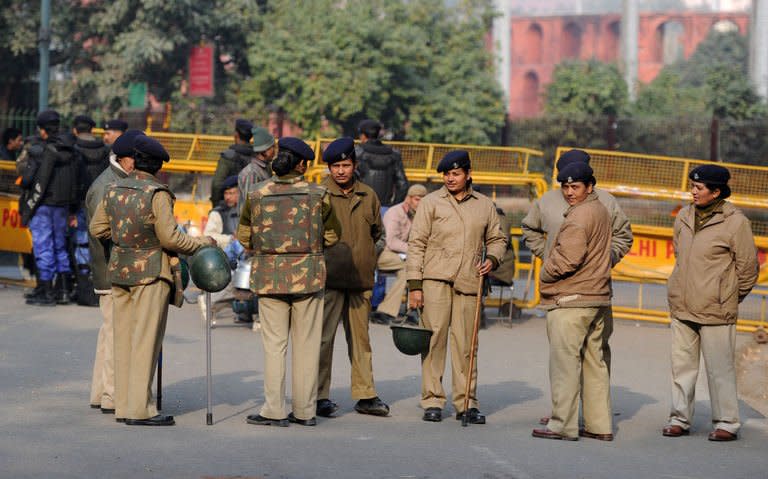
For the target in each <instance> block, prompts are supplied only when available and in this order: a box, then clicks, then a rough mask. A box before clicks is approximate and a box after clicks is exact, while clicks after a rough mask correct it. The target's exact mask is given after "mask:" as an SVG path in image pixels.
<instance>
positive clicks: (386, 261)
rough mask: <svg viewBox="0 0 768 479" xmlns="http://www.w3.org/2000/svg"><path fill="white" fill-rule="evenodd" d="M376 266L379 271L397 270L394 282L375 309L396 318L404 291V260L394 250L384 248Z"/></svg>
mask: <svg viewBox="0 0 768 479" xmlns="http://www.w3.org/2000/svg"><path fill="white" fill-rule="evenodd" d="M376 267H377V268H379V271H396V272H397V277H396V278H395V283H394V284H393V285H392V287H391V288H390V289H389V291H387V295H386V296H384V300H383V301H382V302H381V303H379V306H378V307H377V308H376V311H378V312H380V313H385V314H388V315H390V316H394V317H395V318H396V317H397V315H398V313H400V304H401V303H402V302H403V293H405V285H406V281H405V260H402V259H400V255H398V254H397V253H395V252H394V251H391V250H388V249H385V250H384V251H382V252H381V254H380V255H379V260H378V262H377V263H376Z"/></svg>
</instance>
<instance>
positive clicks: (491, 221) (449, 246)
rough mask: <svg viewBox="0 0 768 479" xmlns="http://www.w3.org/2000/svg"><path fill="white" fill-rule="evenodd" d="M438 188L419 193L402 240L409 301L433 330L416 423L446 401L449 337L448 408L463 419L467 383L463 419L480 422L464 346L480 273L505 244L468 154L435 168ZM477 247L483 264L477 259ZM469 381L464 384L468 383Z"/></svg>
mask: <svg viewBox="0 0 768 479" xmlns="http://www.w3.org/2000/svg"><path fill="white" fill-rule="evenodd" d="M437 171H438V173H442V174H443V182H444V186H443V187H442V188H440V189H439V190H437V191H434V192H432V193H430V194H428V195H427V196H425V197H424V198H423V199H422V200H421V202H420V203H419V207H418V209H417V210H416V215H415V216H414V218H413V224H412V226H411V234H410V238H409V240H408V257H407V259H406V266H405V267H406V278H407V280H408V289H409V294H408V303H409V306H410V307H411V308H421V307H423V308H424V310H423V314H422V322H423V326H424V327H425V328H427V329H431V330H432V331H433V334H432V339H431V342H430V347H429V353H427V354H426V356H424V357H423V359H422V376H421V407H422V408H424V416H423V419H424V420H425V421H430V422H439V421H441V420H442V418H443V415H442V410H443V408H444V407H445V403H446V402H447V399H446V395H445V391H444V390H443V384H442V377H443V372H444V371H445V355H446V343H447V342H448V340H449V337H450V345H451V370H452V375H451V378H452V386H451V389H452V403H453V408H454V409H455V410H456V419H461V418H462V417H463V415H464V414H465V411H464V410H463V408H464V397H465V391H466V384H467V381H468V380H470V381H471V389H470V398H469V409H468V411H466V413H467V414H468V415H469V417H468V421H469V422H470V423H472V424H485V416H484V415H482V414H481V413H480V410H479V409H478V402H477V362H475V366H474V370H473V371H472V372H471V374H468V372H467V367H468V365H469V354H470V346H471V344H472V331H473V324H474V315H475V303H476V298H477V296H476V295H477V284H478V280H479V276H480V275H484V274H486V273H489V272H490V271H492V270H493V269H495V268H497V267H498V265H499V261H500V259H501V258H502V257H503V256H504V252H505V251H506V247H507V239H506V233H504V232H502V231H501V222H500V220H499V216H498V214H497V213H496V207H495V206H494V205H493V202H492V201H491V200H490V199H489V198H488V197H486V196H485V195H483V194H480V193H478V192H477V191H475V190H473V189H472V186H471V185H472V177H471V173H472V166H471V162H470V158H469V153H468V152H466V151H463V150H456V151H451V152H449V153H447V154H446V155H445V157H443V159H442V160H441V161H440V163H439V164H438V165H437ZM483 247H485V249H486V260H485V261H484V262H481V261H480V259H481V257H482V256H481V255H482V250H483ZM470 378H471V379H470Z"/></svg>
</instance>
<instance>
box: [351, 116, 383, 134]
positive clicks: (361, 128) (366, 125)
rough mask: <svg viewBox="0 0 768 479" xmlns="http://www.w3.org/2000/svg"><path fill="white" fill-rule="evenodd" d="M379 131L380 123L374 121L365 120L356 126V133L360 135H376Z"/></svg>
mask: <svg viewBox="0 0 768 479" xmlns="http://www.w3.org/2000/svg"><path fill="white" fill-rule="evenodd" d="M379 130H381V123H379V122H378V121H376V120H371V119H366V120H363V121H361V122H360V124H358V125H357V131H358V132H360V133H367V132H371V133H373V132H374V131H375V132H376V134H378V132H379Z"/></svg>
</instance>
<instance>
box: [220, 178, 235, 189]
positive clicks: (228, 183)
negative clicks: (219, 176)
mask: <svg viewBox="0 0 768 479" xmlns="http://www.w3.org/2000/svg"><path fill="white" fill-rule="evenodd" d="M230 188H237V175H232V176H227V179H225V180H224V183H222V184H221V189H222V190H228V189H230Z"/></svg>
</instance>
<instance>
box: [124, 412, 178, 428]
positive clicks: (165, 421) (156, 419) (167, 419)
mask: <svg viewBox="0 0 768 479" xmlns="http://www.w3.org/2000/svg"><path fill="white" fill-rule="evenodd" d="M125 424H126V425H128V426H173V425H174V424H176V421H174V420H173V416H162V415H160V414H158V415H157V416H152V417H150V418H148V419H127V418H126V420H125Z"/></svg>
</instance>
